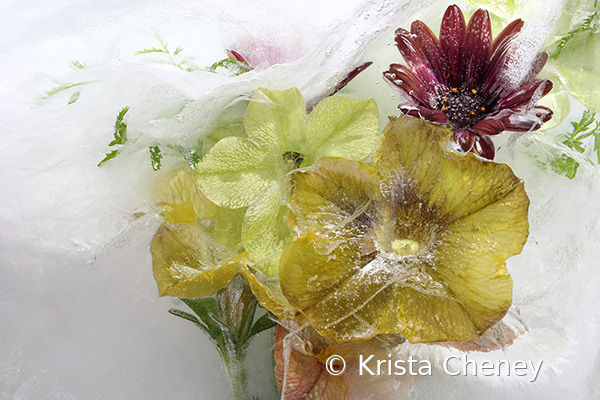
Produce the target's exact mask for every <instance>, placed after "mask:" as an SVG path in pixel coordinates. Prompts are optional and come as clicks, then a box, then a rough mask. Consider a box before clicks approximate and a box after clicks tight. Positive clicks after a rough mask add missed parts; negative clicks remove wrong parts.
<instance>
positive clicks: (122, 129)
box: [98, 107, 129, 166]
mask: <svg viewBox="0 0 600 400" xmlns="http://www.w3.org/2000/svg"><path fill="white" fill-rule="evenodd" d="M127 111H129V107H123V109H122V110H121V111H119V115H117V120H116V122H115V132H114V137H115V139H114V140H113V141H112V142H110V143H109V144H108V145H109V146H110V147H112V146H118V145H124V144H125V143H126V142H127V124H126V123H125V122H123V118H125V114H127ZM118 152H119V150H112V151H111V152H110V153H107V154H106V157H104V159H103V160H102V161H100V162H99V163H98V166H101V165H102V164H104V163H105V162H107V161H108V160H111V159H113V158H115V157H116V156H117V154H118Z"/></svg>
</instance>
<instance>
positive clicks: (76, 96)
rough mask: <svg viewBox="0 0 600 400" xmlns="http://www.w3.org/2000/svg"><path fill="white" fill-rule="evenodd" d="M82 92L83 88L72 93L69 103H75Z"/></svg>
mask: <svg viewBox="0 0 600 400" xmlns="http://www.w3.org/2000/svg"><path fill="white" fill-rule="evenodd" d="M80 94H81V90H78V91H76V92H75V93H73V94H72V95H71V98H69V103H68V104H73V103H75V102H76V101H77V100H79V95H80Z"/></svg>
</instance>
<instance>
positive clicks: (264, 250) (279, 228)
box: [242, 185, 293, 275]
mask: <svg viewBox="0 0 600 400" xmlns="http://www.w3.org/2000/svg"><path fill="white" fill-rule="evenodd" d="M279 191H280V187H279V185H273V186H271V187H270V188H269V189H267V191H266V192H265V193H264V194H263V196H261V197H259V198H258V199H257V200H256V201H254V202H253V203H252V204H251V205H250V207H248V211H247V212H246V215H245V216H244V223H243V227H242V243H243V244H244V248H245V249H246V251H248V253H250V260H252V261H259V260H261V259H263V258H266V257H268V256H269V255H271V254H274V253H277V252H279V251H281V250H283V249H284V248H285V246H287V245H288V244H289V243H290V242H291V241H292V240H293V235H292V231H291V229H290V226H289V225H288V223H287V219H288V214H289V210H288V208H287V206H286V205H285V204H283V203H282V202H281V199H280V193H279ZM262 272H264V273H266V274H269V275H270V274H274V273H276V272H277V265H276V264H275V265H271V266H270V267H269V269H268V270H262Z"/></svg>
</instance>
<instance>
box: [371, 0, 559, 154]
mask: <svg viewBox="0 0 600 400" xmlns="http://www.w3.org/2000/svg"><path fill="white" fill-rule="evenodd" d="M522 26H523V21H521V20H520V19H518V20H516V21H513V22H511V23H510V24H509V25H508V26H507V27H506V28H504V30H503V31H502V32H501V33H500V34H499V35H498V36H497V37H496V39H495V40H492V29H491V23H490V16H489V14H488V12H487V11H486V10H482V9H479V10H477V11H476V12H475V13H474V14H473V16H472V17H471V19H470V20H469V23H468V25H467V24H466V23H465V18H464V16H463V13H462V11H461V10H460V8H458V6H456V5H452V6H450V7H448V9H447V10H446V13H445V14H444V18H443V20H442V25H441V28H440V37H439V39H438V38H437V37H436V36H435V34H434V33H433V32H432V31H431V29H429V28H428V27H427V25H425V24H424V23H423V22H421V21H415V22H413V23H412V26H411V31H410V32H408V31H406V30H405V29H402V28H400V29H398V30H396V46H397V47H398V49H399V50H400V53H401V54H402V57H404V60H405V61H406V63H407V64H408V65H406V66H405V65H400V64H392V65H390V69H389V70H388V71H385V72H384V73H383V76H384V78H385V79H386V81H387V82H388V83H390V85H391V86H392V87H393V88H394V89H395V90H396V91H397V92H398V93H399V94H400V95H401V96H402V97H403V98H405V99H406V103H403V104H401V105H400V106H399V107H398V108H399V109H400V111H401V112H403V113H405V114H408V115H411V116H413V117H419V118H423V119H426V120H429V121H431V122H435V123H438V124H449V125H451V127H452V130H453V131H454V135H453V139H454V141H455V143H456V144H457V145H458V146H459V147H460V148H461V149H462V150H463V151H465V152H469V151H470V152H473V153H476V154H479V155H480V156H482V157H485V158H487V159H490V160H491V159H493V158H494V154H495V150H494V144H493V143H492V140H491V139H490V137H489V136H493V135H497V134H499V133H501V132H503V131H505V130H509V131H515V132H528V131H534V130H537V129H539V128H540V127H541V126H542V124H543V123H544V122H546V121H548V120H549V119H550V118H551V117H552V110H550V109H549V108H546V107H542V106H535V102H536V101H537V100H538V99H539V98H541V97H542V96H545V95H546V94H548V92H550V90H551V89H552V82H550V81H549V80H547V79H538V78H536V77H537V75H538V73H539V72H540V71H541V69H542V68H543V67H544V65H545V64H546V60H547V59H548V55H547V54H546V53H541V54H538V56H537V58H536V59H535V60H534V62H533V63H532V65H531V67H530V69H529V71H528V73H527V74H526V76H525V78H524V79H522V80H521V82H519V83H518V84H516V85H515V83H514V82H511V81H510V80H509V79H508V77H509V74H508V72H509V71H508V67H509V65H510V64H511V63H514V61H515V59H516V57H517V52H516V51H515V47H514V45H513V43H512V41H513V38H514V37H515V35H516V34H517V33H518V32H519V31H520V30H521V27H522Z"/></svg>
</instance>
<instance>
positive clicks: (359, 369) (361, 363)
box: [358, 354, 375, 376]
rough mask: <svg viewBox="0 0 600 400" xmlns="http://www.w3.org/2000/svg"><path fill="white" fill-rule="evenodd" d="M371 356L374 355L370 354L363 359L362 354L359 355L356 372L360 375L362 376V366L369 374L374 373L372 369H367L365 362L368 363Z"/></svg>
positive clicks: (372, 374)
mask: <svg viewBox="0 0 600 400" xmlns="http://www.w3.org/2000/svg"><path fill="white" fill-rule="evenodd" d="M373 357H375V356H374V355H371V356H369V358H367V359H366V360H364V361H363V356H362V354H361V355H360V360H359V368H358V374H359V375H360V376H362V374H363V368H364V369H366V370H367V371H368V372H369V374H371V376H374V375H375V374H374V373H373V371H371V370H370V369H369V367H367V364H368V363H369V361H371V360H372V359H373Z"/></svg>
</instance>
